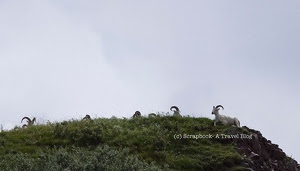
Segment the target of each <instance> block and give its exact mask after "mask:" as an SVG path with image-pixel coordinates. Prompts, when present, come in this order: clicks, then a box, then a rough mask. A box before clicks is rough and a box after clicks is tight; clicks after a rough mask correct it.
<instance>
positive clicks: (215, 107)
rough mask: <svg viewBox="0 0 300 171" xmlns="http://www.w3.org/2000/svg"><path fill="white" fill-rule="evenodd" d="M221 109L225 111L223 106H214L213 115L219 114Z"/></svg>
mask: <svg viewBox="0 0 300 171" xmlns="http://www.w3.org/2000/svg"><path fill="white" fill-rule="evenodd" d="M220 108H222V109H223V110H224V107H223V106H222V105H217V106H213V110H212V112H211V114H212V115H214V114H216V113H219V110H220Z"/></svg>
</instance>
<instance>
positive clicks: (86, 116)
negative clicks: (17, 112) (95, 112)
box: [82, 115, 91, 120]
mask: <svg viewBox="0 0 300 171" xmlns="http://www.w3.org/2000/svg"><path fill="white" fill-rule="evenodd" d="M84 119H87V120H91V116H90V115H85V117H84V118H82V120H84Z"/></svg>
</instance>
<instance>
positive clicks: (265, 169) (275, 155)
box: [228, 127, 300, 171]
mask: <svg viewBox="0 0 300 171" xmlns="http://www.w3.org/2000/svg"><path fill="white" fill-rule="evenodd" d="M237 132H239V133H241V132H243V133H245V134H251V135H252V139H243V138H238V139H232V140H231V141H232V142H233V143H235V144H236V145H237V148H236V149H237V150H238V152H239V153H240V154H241V155H242V156H244V157H245V159H244V162H243V164H242V165H243V166H244V167H245V168H247V169H246V170H249V171H252V170H253V171H272V170H274V171H300V165H299V164H298V163H297V161H295V160H294V159H292V158H290V157H288V156H287V155H286V154H285V153H284V152H283V151H282V149H280V148H279V146H278V145H277V144H273V143H272V142H271V141H270V140H267V139H266V138H265V137H263V136H262V134H261V133H260V132H259V131H256V130H253V129H249V128H247V127H243V128H233V129H230V130H229V131H228V133H229V134H236V133H237Z"/></svg>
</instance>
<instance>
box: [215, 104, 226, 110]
mask: <svg viewBox="0 0 300 171" xmlns="http://www.w3.org/2000/svg"><path fill="white" fill-rule="evenodd" d="M219 107H221V108H223V110H224V107H223V106H222V105H217V106H216V108H219Z"/></svg>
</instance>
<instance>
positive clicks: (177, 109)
mask: <svg viewBox="0 0 300 171" xmlns="http://www.w3.org/2000/svg"><path fill="white" fill-rule="evenodd" d="M172 109H175V110H176V111H177V112H178V111H179V108H178V107H177V106H172V107H171V108H170V110H172Z"/></svg>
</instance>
